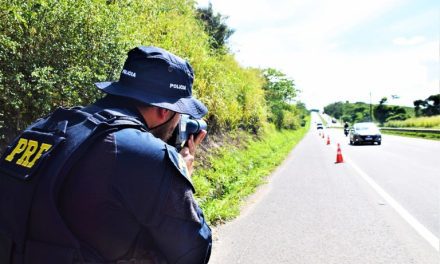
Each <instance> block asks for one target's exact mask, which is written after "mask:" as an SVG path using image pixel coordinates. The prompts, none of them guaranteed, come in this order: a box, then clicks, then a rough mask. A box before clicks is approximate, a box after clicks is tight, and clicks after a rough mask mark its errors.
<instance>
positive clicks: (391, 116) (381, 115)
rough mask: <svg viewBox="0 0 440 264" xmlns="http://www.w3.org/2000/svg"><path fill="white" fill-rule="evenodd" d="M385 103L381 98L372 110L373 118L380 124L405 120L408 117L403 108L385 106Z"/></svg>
mask: <svg viewBox="0 0 440 264" xmlns="http://www.w3.org/2000/svg"><path fill="white" fill-rule="evenodd" d="M386 101H387V98H386V97H384V98H382V99H381V100H380V102H379V105H377V106H375V108H374V117H375V118H376V120H377V121H379V122H380V123H381V124H383V123H385V122H387V121H392V120H405V119H407V118H409V117H410V115H409V113H407V111H406V109H405V108H404V107H401V106H389V105H385V103H386Z"/></svg>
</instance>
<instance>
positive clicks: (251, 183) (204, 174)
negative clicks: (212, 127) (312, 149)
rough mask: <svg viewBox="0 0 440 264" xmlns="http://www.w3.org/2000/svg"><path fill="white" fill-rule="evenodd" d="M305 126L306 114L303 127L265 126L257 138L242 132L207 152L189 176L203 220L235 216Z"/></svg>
mask: <svg viewBox="0 0 440 264" xmlns="http://www.w3.org/2000/svg"><path fill="white" fill-rule="evenodd" d="M309 127H310V117H308V120H307V124H306V126H305V127H302V128H300V129H298V130H293V131H292V130H282V131H278V130H276V129H275V128H273V127H269V128H267V129H265V132H263V133H262V136H260V137H259V139H257V140H255V139H254V138H253V137H252V136H251V135H249V134H243V133H242V134H240V135H237V136H236V137H235V140H233V141H232V142H231V143H229V144H227V145H224V146H222V147H220V148H218V149H217V150H215V151H214V153H212V154H210V156H209V157H207V160H208V163H209V166H207V167H206V168H205V169H196V170H195V173H194V174H193V177H192V180H193V184H194V185H195V188H196V191H197V193H196V198H197V200H198V202H199V204H200V206H201V207H202V208H203V212H204V215H205V219H206V220H207V222H209V223H210V224H213V225H216V224H219V223H222V222H224V221H226V220H229V219H232V218H234V217H236V216H237V215H238V214H239V213H240V206H241V204H242V201H243V200H244V198H246V197H247V196H249V195H250V194H252V193H253V192H254V191H255V189H256V187H257V186H259V185H261V184H263V183H265V178H266V176H268V175H269V174H270V173H271V172H272V171H273V170H274V169H275V168H276V167H277V166H278V165H279V164H281V162H282V161H283V160H284V159H285V158H286V156H287V155H288V154H289V153H290V151H291V150H292V149H293V147H294V146H295V145H296V144H297V143H298V142H299V141H300V140H301V139H302V138H303V137H304V135H305V134H306V132H307V130H308V129H309Z"/></svg>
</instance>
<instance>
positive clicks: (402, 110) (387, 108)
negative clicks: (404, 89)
mask: <svg viewBox="0 0 440 264" xmlns="http://www.w3.org/2000/svg"><path fill="white" fill-rule="evenodd" d="M387 101H388V98H386V97H383V98H382V99H381V100H380V101H379V103H378V104H367V103H363V102H356V103H350V102H348V101H346V102H335V103H331V104H329V105H327V106H325V107H324V112H325V113H326V114H328V115H330V116H333V117H334V118H336V119H340V120H341V121H342V122H347V123H351V124H352V123H356V122H367V121H375V122H378V123H380V124H381V125H383V124H385V123H386V122H390V121H400V120H406V119H408V118H411V117H414V116H417V117H418V116H433V115H440V106H439V101H440V94H435V95H431V96H429V97H428V98H427V99H425V100H415V101H414V108H412V107H405V106H397V105H388V104H387Z"/></svg>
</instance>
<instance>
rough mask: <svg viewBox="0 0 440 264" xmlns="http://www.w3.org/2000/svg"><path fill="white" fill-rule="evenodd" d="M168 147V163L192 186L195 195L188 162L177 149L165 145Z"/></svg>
mask: <svg viewBox="0 0 440 264" xmlns="http://www.w3.org/2000/svg"><path fill="white" fill-rule="evenodd" d="M165 146H166V156H167V159H168V161H169V162H170V163H171V165H172V168H173V170H174V171H175V172H177V174H178V175H180V176H182V177H183V178H184V179H185V181H186V182H187V183H188V184H189V185H190V186H191V189H192V191H193V192H194V193H195V189H194V186H193V185H192V182H191V179H190V175H189V171H188V168H187V166H186V162H185V160H184V159H183V157H182V155H180V154H179V153H178V152H177V150H176V148H174V147H172V146H170V145H165Z"/></svg>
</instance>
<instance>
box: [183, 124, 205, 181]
mask: <svg viewBox="0 0 440 264" xmlns="http://www.w3.org/2000/svg"><path fill="white" fill-rule="evenodd" d="M207 133H208V132H206V130H201V131H200V133H199V134H197V136H196V138H195V139H194V135H191V136H190V138H189V139H188V144H187V145H186V146H185V147H184V148H183V149H182V150H181V151H180V155H182V157H183V160H185V162H186V167H187V168H188V172H189V176H191V175H192V173H193V170H194V168H193V163H194V157H195V154H196V148H197V146H198V145H199V144H200V142H202V140H203V139H204V138H205V136H206V134H207Z"/></svg>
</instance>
